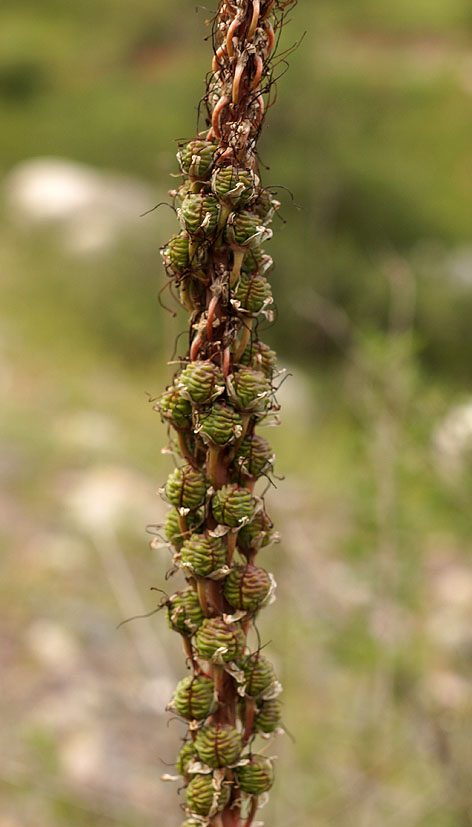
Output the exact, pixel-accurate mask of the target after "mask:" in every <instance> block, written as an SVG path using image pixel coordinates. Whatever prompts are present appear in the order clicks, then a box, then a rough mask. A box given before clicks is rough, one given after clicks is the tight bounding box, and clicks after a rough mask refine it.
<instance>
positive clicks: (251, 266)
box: [241, 247, 274, 276]
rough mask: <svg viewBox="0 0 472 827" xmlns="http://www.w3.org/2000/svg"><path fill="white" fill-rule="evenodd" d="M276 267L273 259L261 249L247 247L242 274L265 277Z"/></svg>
mask: <svg viewBox="0 0 472 827" xmlns="http://www.w3.org/2000/svg"><path fill="white" fill-rule="evenodd" d="M273 266H274V262H273V261H272V258H271V257H270V256H269V255H267V253H264V251H263V250H262V249H261V247H245V248H244V259H243V263H242V265H241V272H242V273H247V274H249V275H252V276H254V275H256V274H258V275H261V276H262V275H263V274H264V273H267V271H268V270H271V269H272V267H273Z"/></svg>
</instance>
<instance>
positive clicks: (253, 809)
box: [244, 795, 259, 827]
mask: <svg viewBox="0 0 472 827" xmlns="http://www.w3.org/2000/svg"><path fill="white" fill-rule="evenodd" d="M258 804H259V801H258V797H257V795H255V796H254V798H253V799H252V804H251V812H250V813H249V817H248V819H247V821H246V823H245V824H244V827H251V824H252V822H253V821H254V817H255V815H256V813H257V807H258Z"/></svg>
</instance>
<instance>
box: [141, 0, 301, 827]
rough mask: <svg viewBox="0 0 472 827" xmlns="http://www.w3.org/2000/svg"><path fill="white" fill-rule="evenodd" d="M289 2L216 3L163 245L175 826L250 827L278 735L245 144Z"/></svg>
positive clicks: (262, 352)
mask: <svg viewBox="0 0 472 827" xmlns="http://www.w3.org/2000/svg"><path fill="white" fill-rule="evenodd" d="M293 2H294V0H237V2H235V0H220V2H219V5H218V10H217V13H216V16H215V18H214V30H213V35H214V46H215V53H214V57H213V65H212V73H211V76H210V80H209V82H208V87H207V92H206V95H205V97H204V99H203V105H204V108H205V109H206V113H207V125H206V129H205V130H204V131H202V132H199V133H198V134H197V135H196V137H195V138H194V139H193V140H191V141H189V142H188V143H185V144H183V145H182V146H180V149H179V151H178V153H177V158H178V162H179V166H180V172H181V175H182V180H181V184H180V186H179V187H178V188H177V190H176V191H173V193H172V195H173V197H174V204H175V207H176V210H177V215H178V219H179V222H180V231H179V232H176V233H175V235H173V236H172V238H171V239H170V240H169V241H168V242H167V244H165V245H164V246H163V247H162V249H161V254H162V258H163V261H164V267H165V270H166V273H167V275H168V277H169V279H170V281H171V283H172V285H173V287H174V293H175V294H176V295H177V297H178V300H179V302H180V303H181V305H182V306H183V307H184V308H186V309H187V311H188V312H189V314H190V315H191V319H190V336H189V347H188V351H187V352H186V353H185V354H182V355H181V356H180V369H179V370H178V371H177V373H176V375H175V376H174V379H173V382H172V383H171V384H170V385H169V386H168V387H167V388H166V390H165V391H164V392H163V393H162V395H161V396H160V397H159V399H158V400H157V401H156V403H155V410H157V411H158V412H159V414H160V416H161V419H162V421H163V422H164V423H165V424H166V425H167V426H168V428H169V433H170V450H171V451H172V452H173V453H174V456H175V459H176V466H177V467H176V468H175V469H174V470H173V471H172V472H171V474H170V476H169V478H168V480H167V482H166V483H165V485H164V487H163V489H162V494H163V497H164V498H165V499H166V500H167V502H168V503H169V505H170V509H169V512H168V515H167V518H166V521H165V525H164V531H165V536H166V539H167V542H168V545H169V547H170V549H171V551H172V555H173V562H174V568H173V570H172V571H173V572H175V570H176V569H177V570H179V571H180V573H181V575H182V576H183V578H185V581H186V588H183V589H182V590H180V591H178V592H176V593H175V594H174V595H172V596H171V597H170V598H169V599H168V600H167V601H166V606H167V615H168V622H169V626H170V627H171V629H173V630H174V631H175V632H177V633H178V634H179V635H180V636H181V638H182V641H183V644H184V650H185V654H186V656H187V663H188V666H189V668H190V669H191V674H190V675H189V676H187V677H186V678H184V679H183V680H181V681H180V683H179V684H178V686H177V688H176V690H175V693H174V696H173V698H172V699H171V702H170V708H171V709H172V711H173V712H175V714H177V715H179V716H180V717H181V719H182V720H183V721H186V722H187V724H188V735H187V737H186V739H185V743H184V745H183V747H182V749H181V751H180V754H179V756H178V758H177V761H176V768H177V771H178V772H179V774H180V775H181V776H182V778H183V782H184V787H185V796H186V820H185V821H184V823H183V825H182V827H194V825H213V824H216V823H218V824H220V823H221V822H220V820H219V819H220V816H219V814H220V813H221V814H222V816H223V822H224V823H227V822H228V823H229V816H228V818H226V817H225V813H226V812H227V813H229V812H230V811H231V823H232V824H233V823H234V824H235V825H241V824H242V823H243V822H244V823H246V821H247V823H248V824H249V823H250V822H251V821H252V819H253V818H254V814H255V811H256V809H257V802H258V797H259V796H260V795H262V794H265V793H267V791H268V790H269V788H270V787H271V785H272V782H273V765H272V761H271V760H270V759H269V758H266V757H264V756H262V755H259V754H257V752H256V751H255V744H254V741H255V739H256V738H257V737H258V736H262V737H263V738H264V737H270V734H271V733H273V732H275V731H277V730H278V728H279V727H280V717H281V704H280V701H279V700H278V697H277V695H278V693H279V690H280V684H279V683H278V681H277V679H276V676H275V672H274V669H273V667H272V665H271V664H270V662H269V661H268V660H267V658H266V657H265V656H263V655H262V654H261V653H260V651H259V648H260V646H259V648H256V649H254V647H255V646H256V644H257V636H256V635H249V632H250V631H251V628H252V627H253V624H254V619H255V617H256V616H257V613H258V612H259V611H260V610H261V609H262V608H263V607H264V606H265V605H266V604H267V603H268V602H269V600H270V598H271V596H272V594H273V590H274V579H273V577H272V575H271V574H269V572H268V571H267V570H266V568H265V567H262V566H259V565H258V563H256V556H257V554H258V553H259V552H260V551H261V550H263V549H265V548H266V547H267V546H268V545H269V543H270V542H271V541H272V540H274V539H275V537H276V535H275V533H274V531H273V525H272V521H271V520H270V518H269V516H268V515H267V513H266V511H265V506H264V501H263V499H262V498H261V490H262V486H261V488H260V489H258V488H257V483H258V481H260V480H261V479H262V482H264V479H263V478H265V477H267V476H268V475H270V474H271V472H272V466H273V462H274V454H273V451H272V449H271V447H270V444H269V443H268V442H267V440H266V439H264V438H263V437H262V436H261V435H260V434H259V433H258V432H257V428H258V427H259V426H260V425H261V424H262V423H264V422H269V423H270V422H271V421H273V420H274V418H275V415H276V413H277V410H278V407H277V404H276V401H275V398H274V381H275V377H276V375H277V358H276V354H275V353H274V351H273V350H271V349H270V347H269V346H268V345H266V344H264V343H263V342H262V341H260V339H259V335H258V330H259V324H258V322H259V320H260V319H261V318H262V317H263V318H265V319H268V320H270V319H271V318H272V315H273V314H272V304H273V298H272V291H271V286H270V283H269V279H268V276H269V274H270V271H271V269H272V266H273V264H272V259H271V257H270V255H268V254H267V253H266V252H265V250H264V249H263V245H264V244H265V243H266V242H267V241H269V240H270V238H271V236H272V230H271V228H270V224H271V221H272V219H273V216H274V214H275V213H276V211H277V210H278V208H279V207H280V203H279V202H278V201H277V200H276V199H275V198H274V196H273V194H272V193H271V191H270V189H267V188H264V187H263V186H262V183H261V176H260V169H259V165H258V160H257V153H256V143H257V139H258V137H259V134H260V131H261V127H262V124H263V120H264V109H265V101H264V93H265V92H266V91H267V89H268V88H270V86H271V84H272V82H273V81H272V68H271V67H272V65H273V64H272V63H271V60H272V58H273V56H274V47H275V43H276V40H277V37H276V35H277V32H278V30H279V29H280V27H281V26H282V24H283V20H284V16H285V11H286V7H287V6H289V5H291V4H292V3H293ZM251 647H252V648H251ZM251 814H252V815H251ZM248 819H250V820H248Z"/></svg>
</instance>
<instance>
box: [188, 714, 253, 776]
mask: <svg viewBox="0 0 472 827" xmlns="http://www.w3.org/2000/svg"><path fill="white" fill-rule="evenodd" d="M195 747H196V750H197V752H198V755H199V757H200V759H201V760H202V761H203V763H204V764H207V766H209V767H211V768H212V769H216V768H217V767H229V766H230V765H231V764H234V763H235V761H237V760H238V758H239V755H240V752H241V748H242V741H241V735H240V734H239V732H238V730H237V729H235V728H234V727H232V726H230V725H229V724H210V725H209V726H204V727H202V729H201V730H200V731H199V733H198V734H197V737H196V739H195Z"/></svg>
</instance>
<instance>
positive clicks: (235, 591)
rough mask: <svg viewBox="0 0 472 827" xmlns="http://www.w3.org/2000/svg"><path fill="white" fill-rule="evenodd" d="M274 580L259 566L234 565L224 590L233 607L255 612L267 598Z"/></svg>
mask: <svg viewBox="0 0 472 827" xmlns="http://www.w3.org/2000/svg"><path fill="white" fill-rule="evenodd" d="M271 586H272V582H271V579H270V577H269V575H268V574H267V572H266V571H265V569H260V568H259V567H258V566H251V565H247V566H240V565H236V566H233V568H232V569H231V571H230V573H229V574H228V577H227V578H226V580H225V585H224V592H225V597H226V599H227V601H228V603H229V604H230V605H231V606H232V607H233V609H242V610H244V611H246V612H255V611H256V610H257V609H258V608H259V607H260V606H261V605H262V604H263V603H264V600H265V599H266V598H267V596H268V594H269V592H270V590H271Z"/></svg>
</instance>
